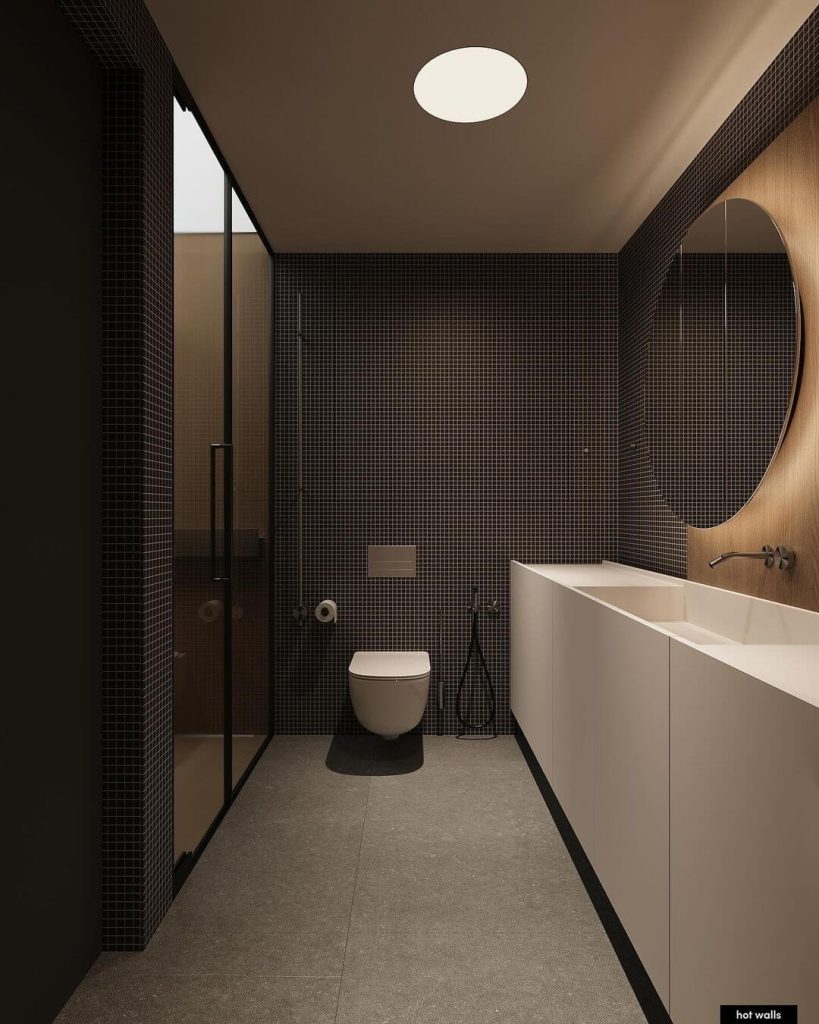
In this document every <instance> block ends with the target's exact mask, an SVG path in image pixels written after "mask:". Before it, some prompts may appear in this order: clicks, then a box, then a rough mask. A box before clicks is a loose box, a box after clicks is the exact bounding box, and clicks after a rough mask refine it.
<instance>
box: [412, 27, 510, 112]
mask: <svg viewBox="0 0 819 1024" xmlns="http://www.w3.org/2000/svg"><path fill="white" fill-rule="evenodd" d="M413 91H414V93H415V98H416V100H418V103H419V105H420V106H422V107H423V108H424V110H426V112H427V113H428V114H432V116H433V117H438V118H440V119H441V120H442V121H457V122H460V123H467V122H472V121H488V120H490V118H493V117H499V116H500V115H501V114H505V113H506V111H507V110H511V109H512V107H514V106H515V104H516V103H519V102H520V100H521V98H522V97H523V94H524V93H525V92H526V72H525V71H524V70H523V65H522V64H521V63H520V62H519V61H517V60H515V58H514V57H512V56H511V55H510V54H508V53H504V52H503V50H493V49H491V48H490V47H488V46H463V47H461V48H460V49H458V50H447V52H446V53H440V54H438V56H437V57H433V58H432V60H431V61H428V62H427V63H426V64H425V65H424V66H423V67H422V68H421V70H420V71H419V72H418V74H417V75H416V76H415V85H414V86H413Z"/></svg>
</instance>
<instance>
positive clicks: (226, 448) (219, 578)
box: [210, 441, 232, 583]
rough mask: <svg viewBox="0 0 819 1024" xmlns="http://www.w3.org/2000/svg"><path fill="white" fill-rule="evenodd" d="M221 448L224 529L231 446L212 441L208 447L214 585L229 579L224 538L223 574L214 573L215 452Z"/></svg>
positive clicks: (211, 556) (226, 522) (211, 571)
mask: <svg viewBox="0 0 819 1024" xmlns="http://www.w3.org/2000/svg"><path fill="white" fill-rule="evenodd" d="M220 448H222V449H223V450H224V453H225V470H226V472H225V475H224V477H223V487H222V516H223V520H224V523H225V527H227V524H228V502H229V501H230V493H229V482H230V478H231V474H230V473H229V472H227V462H228V460H229V459H230V456H231V454H232V451H231V445H229V444H222V443H221V442H219V441H213V442H212V443H211V445H210V578H211V580H212V581H213V582H214V583H226V582H227V581H228V580H229V579H230V568H231V566H230V561H231V560H232V559H230V557H229V555H230V551H231V548H232V545H231V544H230V542H229V539H228V537H227V536H225V549H224V556H225V563H226V564H225V570H226V571H225V572H224V573H223V575H221V576H220V575H219V573H218V572H217V571H216V561H217V556H216V452H217V451H218V450H219V449H220Z"/></svg>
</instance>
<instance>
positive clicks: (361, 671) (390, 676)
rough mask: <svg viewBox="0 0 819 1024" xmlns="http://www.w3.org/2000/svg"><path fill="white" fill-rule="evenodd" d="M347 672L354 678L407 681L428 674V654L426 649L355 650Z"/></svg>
mask: <svg viewBox="0 0 819 1024" xmlns="http://www.w3.org/2000/svg"><path fill="white" fill-rule="evenodd" d="M349 672H350V676H351V677H352V678H354V679H369V680H373V681H375V680H382V681H383V682H390V681H394V682H402V683H408V682H410V681H412V680H413V679H424V678H425V677H428V676H429V673H430V664H429V655H428V654H427V652H426V651H356V652H355V654H354V655H353V658H352V661H351V662H350V669H349Z"/></svg>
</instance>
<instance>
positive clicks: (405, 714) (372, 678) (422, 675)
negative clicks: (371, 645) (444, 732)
mask: <svg viewBox="0 0 819 1024" xmlns="http://www.w3.org/2000/svg"><path fill="white" fill-rule="evenodd" d="M429 671H430V668H429V655H428V654H427V652H426V651H356V652H355V654H354V655H353V660H352V661H351V662H350V669H349V675H348V678H349V683H350V698H351V699H352V702H353V710H354V711H355V716H356V718H357V719H358V720H359V722H361V724H362V725H363V726H364V728H365V729H369V730H370V732H374V733H377V734H378V735H379V736H383V737H384V739H385V740H394V739H396V738H397V737H398V736H400V735H401V733H403V732H409V730H410V729H414V728H415V726H416V725H418V723H419V722H420V721H421V718H422V717H423V714H424V709H425V708H426V706H427V696H428V694H429Z"/></svg>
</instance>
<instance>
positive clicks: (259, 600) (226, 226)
mask: <svg viewBox="0 0 819 1024" xmlns="http://www.w3.org/2000/svg"><path fill="white" fill-rule="evenodd" d="M200 124H201V122H200V121H199V120H198V119H197V118H196V117H195V115H194V114H193V113H192V112H190V111H186V110H183V109H182V107H181V106H180V105H179V104H178V103H177V104H176V106H175V113H174V133H175V143H174V255H175V259H174V275H175V280H174V332H175V337H174V375H175V381H174V401H175V407H174V587H173V592H174V648H175V653H174V773H175V774H174V826H175V858H176V863H177V868H178V871H177V882H178V884H181V881H182V880H183V879H184V876H185V874H186V873H187V870H188V869H189V867H190V866H191V865H192V863H193V861H194V860H195V857H196V855H198V852H199V851H200V850H201V849H202V848H203V846H204V844H205V843H206V842H207V840H208V838H209V836H210V834H211V833H212V831H213V828H214V827H215V825H216V824H218V821H219V820H220V817H221V815H222V813H223V812H224V810H225V808H226V807H227V805H228V804H229V803H230V801H231V799H232V798H233V795H234V794H235V792H236V788H237V786H238V785H241V783H242V782H243V780H244V778H245V777H246V775H247V774H248V772H249V771H250V770H251V769H252V765H253V763H254V758H256V757H257V756H258V755H259V753H260V751H261V749H262V748H263V746H264V744H265V743H266V741H267V740H268V738H269V736H270V733H271V723H270V676H269V649H268V643H269V634H270V630H269V572H270V530H269V506H270V502H269V493H268V488H269V481H270V472H269V454H270V449H269V419H270V349H271V281H270V278H271V263H270V255H269V251H268V248H267V246H266V244H265V242H264V241H263V239H262V238H261V237H260V236H259V234H258V233H257V231H256V228H255V226H254V224H253V221H252V219H251V217H250V216H249V214H248V213H247V211H246V209H245V207H244V206H243V204H242V202H241V201H240V199H239V197H238V196H237V195H236V194H235V193H234V191H233V179H232V177H231V175H230V173H229V172H228V171H227V170H226V169H225V167H224V165H223V164H222V163H221V162H220V159H219V158H218V157H217V155H216V154H215V152H214V151H213V149H212V148H211V146H210V145H209V142H208V139H207V137H206V135H205V133H204V132H203V130H202V128H201V127H200Z"/></svg>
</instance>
